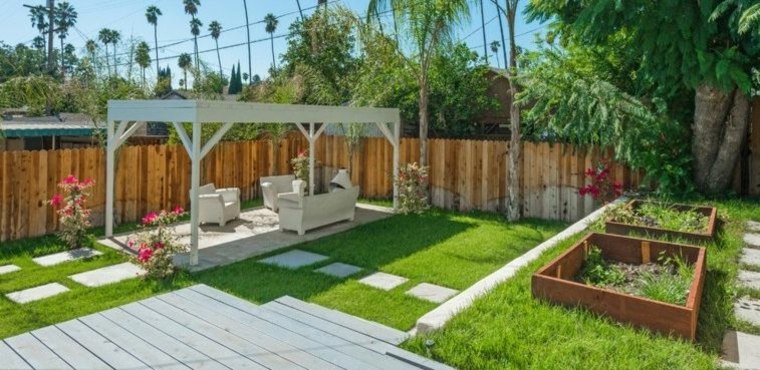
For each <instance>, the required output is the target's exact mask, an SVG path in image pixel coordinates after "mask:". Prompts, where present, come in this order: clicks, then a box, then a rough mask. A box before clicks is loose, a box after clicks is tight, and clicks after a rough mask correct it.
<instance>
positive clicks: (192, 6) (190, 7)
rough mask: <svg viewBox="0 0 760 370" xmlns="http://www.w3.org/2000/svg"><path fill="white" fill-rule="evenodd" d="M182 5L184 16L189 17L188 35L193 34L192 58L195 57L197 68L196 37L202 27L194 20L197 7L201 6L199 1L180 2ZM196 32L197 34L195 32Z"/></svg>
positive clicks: (201, 24) (183, 0)
mask: <svg viewBox="0 0 760 370" xmlns="http://www.w3.org/2000/svg"><path fill="white" fill-rule="evenodd" d="M182 5H183V6H184V8H185V14H188V15H190V33H192V34H193V52H194V54H193V56H194V57H195V66H196V68H198V65H199V64H200V63H198V35H199V34H200V27H201V26H203V23H201V22H200V21H199V20H197V19H196V18H195V15H196V14H198V7H199V6H201V0H182ZM196 30H197V32H196Z"/></svg>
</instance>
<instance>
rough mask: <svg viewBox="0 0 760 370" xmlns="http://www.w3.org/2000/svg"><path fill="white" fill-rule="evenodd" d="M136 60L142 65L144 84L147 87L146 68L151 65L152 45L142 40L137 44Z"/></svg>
mask: <svg viewBox="0 0 760 370" xmlns="http://www.w3.org/2000/svg"><path fill="white" fill-rule="evenodd" d="M135 61H136V62H137V65H139V66H140V69H141V72H142V85H143V88H145V70H146V69H147V68H148V67H149V66H150V62H151V60H150V46H148V43H147V42H145V41H141V42H140V43H139V44H137V49H136V50H135Z"/></svg>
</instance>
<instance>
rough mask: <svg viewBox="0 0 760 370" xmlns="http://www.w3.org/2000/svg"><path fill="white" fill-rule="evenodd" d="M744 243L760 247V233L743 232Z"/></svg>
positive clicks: (752, 246) (751, 246)
mask: <svg viewBox="0 0 760 370" xmlns="http://www.w3.org/2000/svg"><path fill="white" fill-rule="evenodd" d="M744 244H746V245H747V246H748V247H750V248H760V234H755V233H746V234H744Z"/></svg>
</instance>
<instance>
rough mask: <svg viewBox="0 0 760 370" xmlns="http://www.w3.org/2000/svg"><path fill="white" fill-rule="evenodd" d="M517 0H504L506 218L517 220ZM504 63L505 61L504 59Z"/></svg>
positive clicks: (519, 163) (519, 134) (519, 203)
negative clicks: (506, 38)
mask: <svg viewBox="0 0 760 370" xmlns="http://www.w3.org/2000/svg"><path fill="white" fill-rule="evenodd" d="M518 3H519V1H518V0H506V5H507V6H506V9H505V10H506V14H505V16H506V18H507V28H508V29H509V67H508V68H509V100H510V102H511V105H510V106H509V129H510V130H509V162H508V163H507V173H508V179H507V184H508V185H507V194H508V195H507V218H508V219H509V220H511V221H514V220H518V219H519V218H520V216H521V213H522V212H521V207H522V194H521V193H520V190H521V187H520V183H521V182H522V181H521V174H522V146H521V142H522V132H521V128H522V123H521V121H520V107H519V106H518V105H517V92H518V86H517V79H516V76H517V50H518V49H517V42H516V41H515V18H516V17H517V6H518ZM505 47H506V45H505ZM504 63H505V64H506V63H507V61H504Z"/></svg>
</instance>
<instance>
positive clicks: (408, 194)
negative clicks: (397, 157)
mask: <svg viewBox="0 0 760 370" xmlns="http://www.w3.org/2000/svg"><path fill="white" fill-rule="evenodd" d="M427 172H428V168H427V167H424V166H423V167H421V166H419V165H418V164H417V163H416V162H415V163H411V164H407V165H405V166H402V167H401V168H400V169H399V174H398V177H397V178H396V181H395V183H396V185H397V186H398V188H399V194H398V200H399V212H401V213H403V214H409V213H422V212H424V211H425V210H427V209H428V207H429V205H428V196H427V181H428V173H427Z"/></svg>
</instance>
